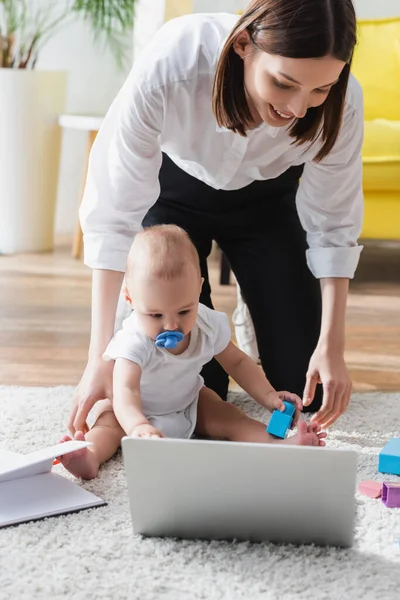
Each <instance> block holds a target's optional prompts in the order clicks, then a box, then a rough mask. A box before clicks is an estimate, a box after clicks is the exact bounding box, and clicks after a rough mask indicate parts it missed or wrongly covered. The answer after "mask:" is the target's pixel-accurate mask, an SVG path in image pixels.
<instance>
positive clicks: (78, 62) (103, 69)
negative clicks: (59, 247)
mask: <svg viewBox="0 0 400 600" xmlns="http://www.w3.org/2000/svg"><path fill="white" fill-rule="evenodd" d="M59 1H61V2H65V0H59ZM131 42H132V36H131V35H129V36H128V38H127V45H128V51H127V52H128V56H131V53H132V49H131ZM37 68H39V69H46V70H47V69H49V70H65V71H68V73H69V75H68V93H67V101H66V112H68V113H92V114H104V113H105V112H106V111H107V109H108V107H109V105H110V103H111V102H112V100H113V98H114V97H115V95H116V94H117V92H118V90H119V88H120V87H121V85H122V83H123V81H124V79H125V77H126V75H127V72H128V71H129V68H130V65H127V66H126V67H125V68H124V69H123V70H122V71H119V70H118V68H117V66H116V64H115V61H114V58H113V56H112V55H111V53H110V51H105V50H104V48H103V47H102V46H101V44H100V43H99V44H95V43H94V42H93V35H92V31H91V29H90V27H89V26H88V25H87V24H85V23H82V22H81V21H78V20H77V21H76V22H74V23H73V24H71V25H69V26H68V27H67V28H65V29H61V30H60V31H59V32H58V33H57V35H56V36H55V37H54V38H52V39H50V41H49V42H48V44H47V45H46V46H45V47H44V48H43V50H42V52H41V53H40V56H39V60H38V63H37ZM85 143H86V138H85V134H84V132H76V131H71V130H65V131H64V132H63V139H62V149H61V164H60V174H59V186H58V197H57V211H56V232H57V233H59V234H60V233H70V232H72V231H73V230H74V228H75V225H76V220H77V207H78V201H79V196H80V192H81V179H82V168H83V164H84V156H85Z"/></svg>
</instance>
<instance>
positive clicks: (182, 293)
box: [127, 268, 203, 340]
mask: <svg viewBox="0 0 400 600" xmlns="http://www.w3.org/2000/svg"><path fill="white" fill-rule="evenodd" d="M202 283H203V281H202V279H201V278H200V277H199V276H198V274H197V272H196V271H195V269H194V268H193V269H186V271H185V272H184V273H183V274H182V276H180V277H177V278H175V279H172V280H170V281H164V280H160V279H156V278H155V277H148V276H145V275H144V276H143V275H141V276H139V277H135V281H134V282H132V284H130V282H127V286H128V290H129V293H130V296H131V299H132V308H133V309H134V310H135V312H136V315H137V317H138V319H139V322H140V324H141V326H142V328H143V330H144V333H145V334H146V335H147V336H148V337H150V338H152V339H153V340H155V339H156V337H157V336H158V335H159V334H160V333H163V332H164V331H180V332H181V333H183V335H187V334H188V333H190V331H191V330H192V329H193V327H194V325H195V323H196V317H197V310H198V305H199V296H200V292H201V286H202Z"/></svg>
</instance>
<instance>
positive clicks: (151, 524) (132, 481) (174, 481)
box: [122, 437, 357, 547]
mask: <svg viewBox="0 0 400 600" xmlns="http://www.w3.org/2000/svg"><path fill="white" fill-rule="evenodd" d="M122 452H123V457H124V465H125V471H126V476H127V481H128V493H129V501H130V507H131V514H132V524H133V530H134V532H135V533H138V534H142V535H145V536H161V537H164V536H167V537H179V538H191V539H193V538H199V539H207V540H211V539H240V540H250V541H265V540H266V541H272V542H278V543H294V544H302V543H305V544H308V543H315V544H319V545H334V546H344V547H349V546H351V545H352V541H353V529H354V516H355V487H356V469H357V454H356V452H354V451H350V450H337V449H329V448H312V447H305V446H283V445H273V444H250V443H236V442H220V441H209V440H195V439H192V440H173V439H133V438H128V437H125V438H123V440H122Z"/></svg>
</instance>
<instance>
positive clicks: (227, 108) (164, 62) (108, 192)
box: [69, 0, 363, 431]
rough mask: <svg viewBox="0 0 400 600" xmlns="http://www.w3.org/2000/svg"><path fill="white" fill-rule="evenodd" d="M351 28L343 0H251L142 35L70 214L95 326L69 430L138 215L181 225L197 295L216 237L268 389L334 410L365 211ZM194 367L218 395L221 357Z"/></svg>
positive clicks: (342, 397) (102, 383)
mask: <svg viewBox="0 0 400 600" xmlns="http://www.w3.org/2000/svg"><path fill="white" fill-rule="evenodd" d="M355 42H356V18H355V14H354V8H353V5H352V2H351V0H323V1H321V0H302V2H301V3H299V2H298V0H254V1H253V2H252V3H251V4H250V6H249V7H248V9H247V10H246V11H245V13H244V14H243V15H242V16H241V17H240V18H239V17H237V16H235V15H227V14H214V15H201V14H198V15H190V16H186V17H182V18H180V19H176V20H174V21H170V22H169V23H167V24H166V25H165V26H164V27H163V28H162V29H161V30H160V31H159V32H158V34H156V36H155V37H154V38H153V39H152V41H151V42H150V43H149V44H148V46H147V47H146V49H145V50H144V52H143V53H142V55H141V56H140V58H139V59H138V61H137V62H136V63H135V65H134V68H133V70H132V72H131V74H130V75H129V77H128V79H127V81H126V83H125V85H124V86H123V88H122V90H121V91H120V93H119V95H118V96H117V98H116V100H115V101H114V103H113V104H112V106H111V108H110V110H109V112H108V114H107V116H106V118H105V121H104V124H103V126H102V128H101V130H100V132H99V134H98V136H97V139H96V142H95V144H94V147H93V150H92V154H91V160H90V165H89V173H88V179H87V185H86V190H85V195H84V199H83V203H82V207H81V212H80V216H81V222H82V227H83V231H84V239H85V262H86V264H88V265H89V266H90V267H91V268H92V269H93V301H92V334H91V341H90V350H89V360H88V364H87V366H86V369H85V372H84V375H83V377H82V380H81V382H80V384H79V386H78V388H77V391H76V394H75V399H74V408H73V410H72V413H71V416H70V423H69V426H70V429H71V430H72V431H75V430H82V429H83V428H84V426H85V419H86V416H87V414H88V411H89V410H90V408H91V407H92V406H93V404H94V403H95V402H96V401H97V400H99V399H101V398H105V397H111V396H112V365H110V364H107V363H105V362H103V361H102V358H101V357H102V354H103V351H104V349H105V348H106V346H107V344H108V342H109V340H110V339H111V337H112V334H113V329H114V321H115V311H116V306H117V300H118V295H119V293H120V288H121V283H122V280H123V275H124V273H123V272H124V270H125V263H126V257H127V253H128V250H129V247H130V245H131V242H132V238H133V237H134V235H135V234H136V233H137V232H138V231H139V230H140V229H141V227H142V225H143V226H145V227H146V226H149V225H154V224H157V223H175V224H177V225H180V226H181V227H182V228H184V229H185V230H186V231H187V232H188V233H189V235H190V236H191V238H192V240H193V241H194V243H195V245H196V247H197V250H198V252H199V255H200V258H201V267H202V275H203V277H204V279H205V283H204V286H203V292H202V297H201V302H203V303H204V304H205V305H207V306H210V307H212V303H211V290H210V285H209V281H208V273H207V264H206V259H207V256H208V254H209V252H210V250H211V244H212V240H216V241H217V242H218V244H219V246H220V247H221V249H222V250H223V251H224V253H225V255H226V256H227V258H228V260H229V262H230V264H231V267H232V269H233V271H234V273H235V275H236V277H237V280H238V283H239V285H240V288H241V290H242V293H243V297H244V299H245V301H246V303H247V305H248V307H249V310H250V314H251V317H252V320H253V323H254V326H255V330H256V334H257V342H258V347H259V352H260V358H261V363H262V366H263V368H264V370H265V372H266V375H267V377H268V378H269V379H270V381H271V382H272V384H273V385H274V387H275V388H276V389H290V390H291V391H292V392H295V393H297V394H299V395H302V396H303V402H304V405H305V406H307V407H308V410H311V411H316V410H318V412H317V413H316V414H315V415H314V417H313V418H314V419H315V420H317V422H318V423H319V424H320V425H322V426H328V425H330V424H331V423H333V422H334V421H335V420H336V419H337V418H338V416H339V415H340V414H342V413H343V411H344V410H345V408H346V406H347V404H348V402H349V398H350V391H351V381H350V378H349V375H348V372H347V369H346V365H345V362H344V357H343V353H344V343H345V340H344V337H345V334H344V328H345V307H346V299H347V292H348V284H349V279H350V278H352V277H353V275H354V271H355V269H356V267H357V263H358V260H359V255H360V252H361V247H360V246H358V245H357V238H358V236H359V233H360V229H361V222H362V214H363V200H362V191H361V159H360V150H361V145H362V137H363V106H362V93H361V90H360V87H359V86H358V84H357V82H356V81H355V80H354V78H353V77H352V76H350V65H351V59H352V54H353V50H354V46H355ZM300 178H301V179H300ZM299 179H300V183H299ZM318 280H319V281H318ZM203 375H204V378H205V383H206V385H207V386H208V387H210V388H212V389H214V390H215V391H216V392H217V393H219V394H220V395H221V396H222V397H225V396H226V393H227V386H228V380H227V376H226V374H225V373H224V372H223V371H222V369H221V368H220V367H219V365H217V364H216V363H215V362H212V363H209V365H207V366H206V368H205V371H204V373H203ZM319 383H321V384H322V386H320V385H318V384H319Z"/></svg>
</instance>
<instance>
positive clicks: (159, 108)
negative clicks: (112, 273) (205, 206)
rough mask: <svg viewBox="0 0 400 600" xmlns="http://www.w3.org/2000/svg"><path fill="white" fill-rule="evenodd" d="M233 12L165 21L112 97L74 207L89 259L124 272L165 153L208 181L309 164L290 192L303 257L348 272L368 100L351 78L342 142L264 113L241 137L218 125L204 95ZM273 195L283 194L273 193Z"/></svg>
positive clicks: (315, 268)
mask: <svg viewBox="0 0 400 600" xmlns="http://www.w3.org/2000/svg"><path fill="white" fill-rule="evenodd" d="M237 18H238V17H237V16H236V15H230V14H208V15H205V14H195V15H188V16H185V17H181V18H179V19H175V20H173V21H170V22H168V23H167V24H165V25H164V26H163V27H162V28H161V29H160V30H159V32H158V33H157V34H156V35H155V36H154V38H153V39H152V40H151V42H150V43H149V44H148V45H147V46H146V48H145V49H144V51H143V52H142V54H141V55H140V56H139V58H138V60H137V61H136V62H135V64H134V66H133V69H132V71H131V73H130V75H129V77H128V79H127V81H126V82H125V84H124V86H123V87H122V89H121V91H120V92H119V94H118V96H117V97H116V99H115V100H114V102H113V104H112V105H111V107H110V109H109V111H108V113H107V115H106V117H105V120H104V122H103V125H102V127H101V129H100V131H99V133H98V135H97V138H96V140H95V143H94V145H93V148H92V152H91V156H90V161H89V170H88V177H87V183H86V188H85V193H84V197H83V201H82V205H81V209H80V218H81V224H82V229H83V232H84V240H85V262H86V264H87V265H89V266H90V267H92V268H95V269H111V270H117V271H125V264H126V259H127V254H128V251H129V248H130V245H131V243H132V240H133V238H134V236H135V234H136V233H137V232H138V231H140V229H141V223H142V220H143V218H144V216H145V215H146V213H147V211H148V210H149V208H150V207H151V206H152V205H153V204H154V203H155V202H156V201H157V198H158V196H159V193H160V186H159V181H158V174H159V170H160V166H161V162H162V154H161V153H162V152H165V153H166V154H168V156H169V157H170V158H171V159H172V160H173V161H174V162H175V163H176V164H177V165H178V166H179V167H180V168H181V169H183V170H184V171H186V172H187V173H189V174H190V175H192V176H194V177H196V178H197V179H199V180H201V181H203V182H205V183H206V184H207V185H209V186H211V187H213V188H215V189H223V190H236V189H239V188H243V187H244V186H247V185H249V184H250V183H252V182H253V181H255V180H265V179H272V178H275V177H277V176H278V175H280V174H281V173H283V172H284V171H286V170H287V169H288V168H289V167H291V166H292V165H300V164H303V163H305V167H304V172H303V175H302V177H301V180H300V186H299V189H298V192H297V197H296V204H297V210H298V214H299V217H300V220H301V223H302V226H303V227H304V229H305V231H306V233H307V241H308V245H309V249H308V250H307V262H308V266H309V268H310V269H311V271H312V273H313V274H314V275H315V276H316V277H317V278H321V277H353V275H354V271H355V269H356V267H357V264H358V260H359V255H360V252H361V249H362V247H361V246H358V245H357V239H358V236H359V235H360V231H361V225H362V217H363V196H362V186H361V179H362V176H361V174H362V167H361V145H362V140H363V118H364V117H363V99H362V92H361V88H360V86H359V85H358V83H357V82H356V80H355V79H354V78H353V77H351V78H350V82H349V86H348V92H347V97H346V103H345V110H344V116H343V123H342V126H341V130H340V133H339V137H338V139H337V142H336V144H335V146H334V148H333V150H332V151H331V153H330V154H329V156H328V157H326V158H325V159H323V160H322V161H321V162H320V163H315V162H313V158H314V157H315V156H316V154H317V153H318V150H319V149H320V147H321V146H320V143H315V144H314V145H311V144H309V143H308V144H303V145H301V146H296V145H294V144H293V141H294V140H293V138H291V137H290V136H289V134H288V129H289V127H279V128H275V127H271V126H269V125H267V124H266V123H262V124H261V125H260V126H259V127H257V128H255V129H253V130H251V131H249V132H248V136H247V137H246V138H245V137H242V136H240V135H239V134H235V133H232V132H231V131H229V130H227V129H224V128H220V127H218V126H217V123H216V119H215V117H214V115H213V112H212V105H211V96H212V86H213V78H214V73H215V68H216V64H217V61H218V57H219V54H220V51H221V49H222V46H223V43H224V41H225V39H226V37H227V35H228V34H229V32H230V31H231V29H232V28H233V26H234V25H235V22H236V20H237ZM277 201H279V199H277Z"/></svg>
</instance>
